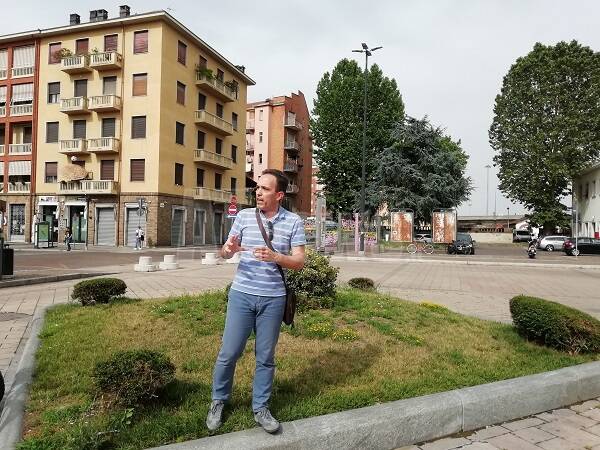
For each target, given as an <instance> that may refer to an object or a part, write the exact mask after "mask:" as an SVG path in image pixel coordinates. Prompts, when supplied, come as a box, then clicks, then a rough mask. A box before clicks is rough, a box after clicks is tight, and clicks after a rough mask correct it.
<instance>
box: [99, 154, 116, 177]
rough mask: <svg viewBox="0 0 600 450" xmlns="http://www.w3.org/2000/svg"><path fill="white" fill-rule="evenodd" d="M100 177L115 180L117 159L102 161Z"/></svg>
mask: <svg viewBox="0 0 600 450" xmlns="http://www.w3.org/2000/svg"><path fill="white" fill-rule="evenodd" d="M100 179H101V180H114V179H115V160H114V159H103V160H102V161H100Z"/></svg>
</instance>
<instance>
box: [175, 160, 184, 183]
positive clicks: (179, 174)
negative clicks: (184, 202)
mask: <svg viewBox="0 0 600 450" xmlns="http://www.w3.org/2000/svg"><path fill="white" fill-rule="evenodd" d="M175 184H176V185H178V186H183V164H178V163H175Z"/></svg>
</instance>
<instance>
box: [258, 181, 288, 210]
mask: <svg viewBox="0 0 600 450" xmlns="http://www.w3.org/2000/svg"><path fill="white" fill-rule="evenodd" d="M281 199H283V192H277V178H275V177H274V176H273V175H271V174H266V175H261V177H260V178H259V179H258V184H257V186H256V206H258V207H259V208H260V209H266V210H272V209H277V206H278V205H279V202H280V201H281Z"/></svg>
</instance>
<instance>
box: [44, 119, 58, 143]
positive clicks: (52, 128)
mask: <svg viewBox="0 0 600 450" xmlns="http://www.w3.org/2000/svg"><path fill="white" fill-rule="evenodd" d="M46 142H47V143H48V144H50V143H53V142H58V122H46Z"/></svg>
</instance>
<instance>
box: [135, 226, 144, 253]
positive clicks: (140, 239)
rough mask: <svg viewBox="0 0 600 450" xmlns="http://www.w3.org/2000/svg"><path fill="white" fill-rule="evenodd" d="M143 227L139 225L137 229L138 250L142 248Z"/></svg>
mask: <svg viewBox="0 0 600 450" xmlns="http://www.w3.org/2000/svg"><path fill="white" fill-rule="evenodd" d="M142 234H143V231H142V227H140V226H139V225H138V227H137V229H136V230H135V249H136V250H141V249H142Z"/></svg>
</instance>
